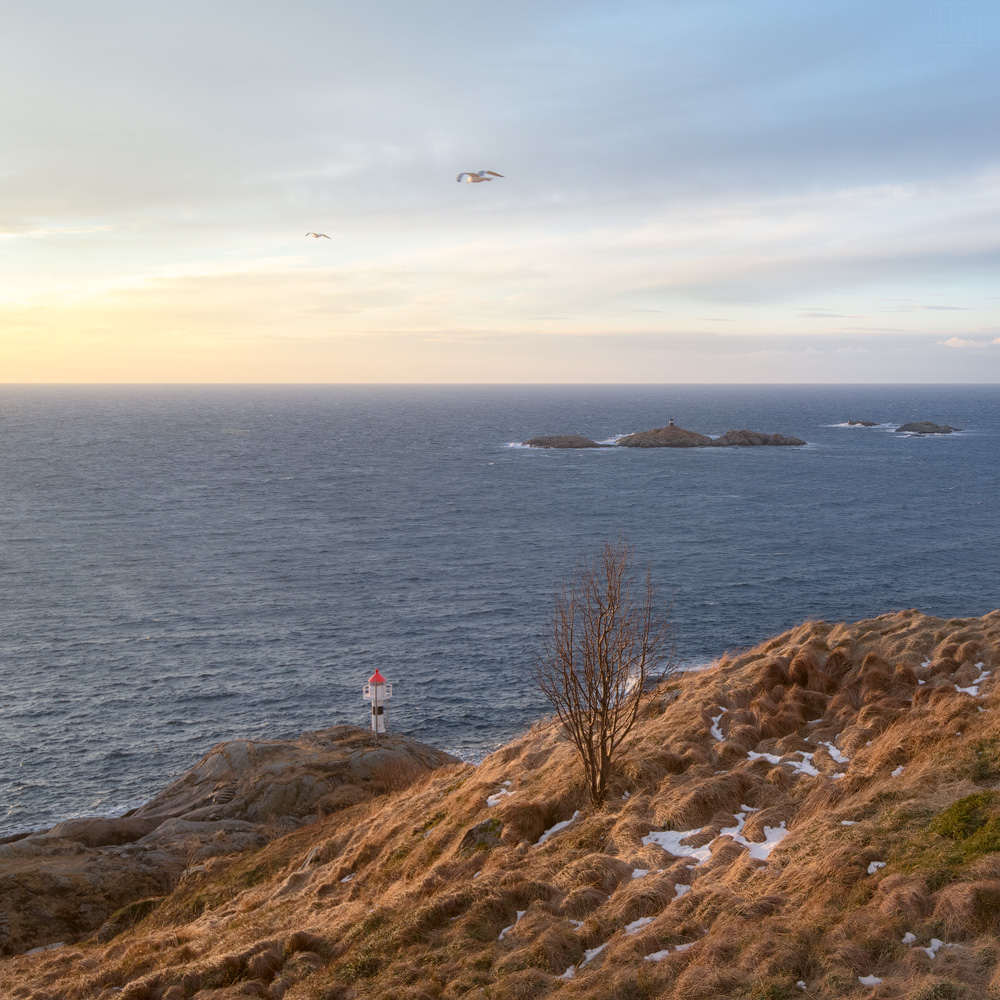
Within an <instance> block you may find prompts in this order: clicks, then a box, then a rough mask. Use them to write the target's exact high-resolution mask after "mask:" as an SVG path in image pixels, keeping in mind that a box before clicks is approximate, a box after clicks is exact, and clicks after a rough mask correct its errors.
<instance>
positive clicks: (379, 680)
mask: <svg viewBox="0 0 1000 1000" xmlns="http://www.w3.org/2000/svg"><path fill="white" fill-rule="evenodd" d="M368 683H369V684H384V683H385V678H384V677H383V676H382V675H381V674H380V673H379V672H378V669H377V668H376V670H375V673H373V674H372V675H371V677H369V678H368Z"/></svg>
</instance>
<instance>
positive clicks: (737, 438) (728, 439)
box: [712, 431, 805, 448]
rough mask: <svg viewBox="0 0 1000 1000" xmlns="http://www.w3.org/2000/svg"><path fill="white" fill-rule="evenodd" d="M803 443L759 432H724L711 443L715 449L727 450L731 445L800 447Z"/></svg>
mask: <svg viewBox="0 0 1000 1000" xmlns="http://www.w3.org/2000/svg"><path fill="white" fill-rule="evenodd" d="M802 444H805V441H803V440H801V438H796V437H785V435H784V434H762V433H761V432H760V431H726V433H725V434H723V435H722V437H717V438H716V439H715V440H714V441H712V446H713V447H715V448H729V447H731V446H733V445H736V446H739V447H741V448H747V447H754V446H759V445H802Z"/></svg>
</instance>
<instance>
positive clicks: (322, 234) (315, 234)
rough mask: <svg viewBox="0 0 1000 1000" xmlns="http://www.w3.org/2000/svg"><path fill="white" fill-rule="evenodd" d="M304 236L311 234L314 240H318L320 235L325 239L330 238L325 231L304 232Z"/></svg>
mask: <svg viewBox="0 0 1000 1000" xmlns="http://www.w3.org/2000/svg"><path fill="white" fill-rule="evenodd" d="M306 236H311V237H312V238H313V239H314V240H318V239H319V238H320V237H321V236H322V237H324V238H325V239H329V238H330V237H329V236H327V235H326V233H306Z"/></svg>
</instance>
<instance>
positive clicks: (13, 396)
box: [0, 385, 1000, 836]
mask: <svg viewBox="0 0 1000 1000" xmlns="http://www.w3.org/2000/svg"><path fill="white" fill-rule="evenodd" d="M671 418H673V419H674V421H675V423H676V424H677V425H678V426H681V427H685V428H688V429H690V430H696V431H699V432H701V433H705V434H710V435H713V436H715V435H719V434H722V433H724V432H725V431H727V430H729V429H731V428H737V429H738V428H748V429H751V430H759V431H767V432H780V433H782V434H785V435H794V436H797V437H800V438H802V439H804V440H805V441H807V442H808V443H807V445H806V446H804V447H800V448H794V447H784V448H775V447H758V448H697V449H648V450H647V449H628V448H605V449H599V450H586V451H541V450H536V449H531V448H526V447H523V446H522V445H521V442H524V441H525V440H527V439H528V438H530V437H533V436H536V435H540V434H556V433H576V434H583V435H586V436H588V437H591V438H593V439H595V440H599V441H613V440H614V439H615V438H616V437H618V436H620V435H623V434H625V433H628V432H631V431H636V430H645V429H649V428H653V427H661V426H663V425H665V424H666V423H667V421H668V420H669V419H671ZM849 420H866V421H874V422H875V424H876V426H874V427H853V426H848V424H847V422H848V421H849ZM913 420H929V421H933V422H936V423H944V424H950V425H952V426H955V427H960V428H962V430H961V431H960V432H958V433H954V434H949V435H936V436H925V437H911V436H907V435H904V434H900V433H897V432H896V431H895V428H896V427H898V426H899V425H901V424H903V423H905V422H907V421H913ZM998 476H1000V386H996V385H979V386H977V385H966V386H953V385H942V386H934V385H919V386H901V385H889V386H883V385H856V386H830V385H772V386H763V385H753V386H749V385H730V386H723V385H648V386H617V385H614V386H594V385H588V386H540V385H532V386H522V385H517V386H514V385H498V386H489V385H476V386H340V385H333V386H287V385H283V386H154V385H142V386H117V385H116V386H17V385H3V386H0V836H3V835H11V834H13V833H16V832H20V831H25V830H37V829H43V828H45V827H47V826H49V825H51V824H53V823H55V822H57V821H59V820H61V819H65V818H68V817H72V816H81V815H117V814H119V813H121V812H122V811H124V810H126V809H129V808H132V807H134V806H136V805H138V804H140V803H141V802H143V801H144V800H146V799H148V798H149V797H151V796H152V795H153V794H154V793H155V792H156V791H158V790H159V789H160V788H162V787H163V786H165V785H166V784H167V783H168V782H169V781H171V780H172V779H174V778H176V777H177V776H179V775H180V774H182V773H183V772H184V771H185V770H186V769H187V768H189V767H190V766H191V765H192V764H194V763H195V762H196V761H197V760H198V758H200V757H201V756H202V755H203V754H205V753H206V752H208V751H209V750H210V749H211V748H212V747H213V746H214V745H215V744H216V743H218V742H220V741H222V740H229V739H236V738H241V739H243V738H249V739H268V738H285V737H292V736H295V735H297V734H299V733H302V732H304V731H307V730H313V729H320V728H325V727H328V726H332V725H335V724H339V723H353V724H357V725H367V719H368V706H367V704H366V703H365V702H364V701H363V700H362V687H363V685H364V683H365V682H366V681H367V679H368V677H369V676H370V675H371V674H372V673H373V672H374V671H375V670H376V669H378V670H379V671H381V672H382V674H383V675H384V676H385V677H386V678H387V679H388V680H389V681H390V682H391V683H392V685H393V696H392V699H391V700H390V701H389V702H388V707H387V718H388V725H389V728H390V729H391V730H394V731H398V732H401V733H406V734H409V735H411V736H414V737H416V738H418V739H420V740H423V741H425V742H427V743H430V744H433V745H435V746H438V747H441V748H443V749H446V750H449V751H451V752H452V753H455V754H457V755H458V756H461V757H463V758H464V759H467V760H471V761H478V760H480V759H482V757H483V756H484V755H485V754H487V753H489V752H490V751H491V750H493V749H494V748H496V747H497V746H499V745H500V744H502V743H503V742H505V741H507V740H508V739H510V738H511V737H512V736H514V735H516V734H517V733H519V732H522V731H523V730H525V729H526V728H527V727H529V726H530V725H531V724H532V723H533V722H534V721H535V720H537V719H539V718H540V717H543V716H544V715H546V714H547V711H548V706H547V704H546V702H545V700H544V698H543V697H542V696H541V694H540V693H539V692H538V690H537V689H536V688H535V686H534V684H533V680H532V677H533V668H534V662H535V657H536V656H537V655H538V653H539V651H540V647H541V642H542V639H543V637H544V635H545V633H546V629H547V627H548V626H549V624H550V622H551V616H552V609H553V603H554V599H555V595H556V593H557V591H558V588H559V587H560V586H561V585H563V584H565V583H567V582H569V581H570V580H571V579H572V576H573V573H574V568H575V566H576V565H577V564H578V562H579V560H580V559H581V558H582V557H586V556H588V555H589V554H592V553H593V552H594V551H595V550H596V549H597V548H598V546H600V544H601V543H602V541H604V540H612V541H614V540H617V539H618V538H624V539H625V540H626V541H627V542H628V543H629V544H631V545H632V546H634V553H635V564H636V567H637V568H638V569H639V570H640V571H643V570H644V567H645V566H646V565H647V564H648V565H650V566H651V569H652V574H653V578H654V580H655V582H656V584H657V586H658V588H659V597H658V601H659V605H660V607H661V608H662V609H663V610H669V615H670V621H671V623H672V641H673V646H674V651H675V658H676V661H677V662H678V663H679V664H682V665H686V666H697V665H700V664H704V663H708V662H711V660H712V659H714V658H716V657H718V656H719V655H721V654H722V653H723V652H725V651H727V650H737V649H743V648H746V647H750V646H752V645H754V644H756V643H758V642H760V641H762V640H764V639H766V638H768V637H770V636H772V635H776V634H778V633H780V632H782V631H784V630H786V629H789V628H792V627H794V626H795V625H797V624H798V623H800V622H802V621H804V620H809V619H813V620H814V619H825V620H828V621H841V620H856V619H860V618H865V617H870V616H874V615H878V614H882V613H884V612H889V611H893V610H898V609H902V608H918V609H919V610H921V611H924V612H927V613H929V614H934V615H941V616H945V617H952V616H972V615H981V614H984V613H986V612H988V611H990V610H992V609H994V608H996V607H997V606H998V605H1000V594H998V586H997V584H998V564H1000V518H998V516H997V494H998V491H997V487H998Z"/></svg>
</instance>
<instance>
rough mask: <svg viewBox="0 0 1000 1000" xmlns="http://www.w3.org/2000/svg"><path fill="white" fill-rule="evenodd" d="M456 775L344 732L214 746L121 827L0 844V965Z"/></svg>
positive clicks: (419, 748)
mask: <svg viewBox="0 0 1000 1000" xmlns="http://www.w3.org/2000/svg"><path fill="white" fill-rule="evenodd" d="M458 763H460V761H458V760H457V759H456V758H454V757H452V756H451V755H450V754H447V753H444V752H442V751H440V750H435V749H434V748H432V747H429V746H426V745H425V744H423V743H418V742H417V741H416V740H411V739H409V738H408V737H406V736H401V735H396V734H391V733H386V734H383V735H381V736H380V737H379V742H378V744H376V743H374V742H373V740H372V736H371V733H369V732H368V731H366V730H362V729H357V728H355V727H354V726H336V727H334V728H332V729H325V730H321V731H319V732H314V733H306V734H304V735H303V736H300V737H299V738H298V739H294V740H231V741H229V742H227V743H221V744H220V745H219V746H217V747H215V748H214V749H213V750H212V751H211V752H210V753H208V754H207V755H206V756H204V757H203V758H202V759H201V760H200V761H199V762H198V763H197V764H196V765H195V766H194V767H193V768H191V770H190V771H188V772H187V773H186V774H185V775H183V776H182V777H181V778H179V779H178V780H177V781H175V782H174V783H173V784H171V785H170V786H168V787H167V788H165V789H164V790H163V791H162V792H160V793H159V794H158V795H156V796H155V797H154V798H152V799H151V800H150V801H149V802H147V803H146V804H145V805H143V806H141V807H140V808H138V809H135V810H133V811H132V812H130V813H127V814H126V815H125V816H120V817H94V818H87V819H72V820H66V821H65V822H62V823H58V824H56V826H54V827H52V829H51V830H47V831H43V832H40V833H32V834H27V835H25V836H22V837H19V838H13V839H12V838H8V840H7V842H6V843H0V954H11V953H16V952H20V951H25V950H27V949H29V948H32V947H34V946H37V945H41V944H45V943H48V942H53V941H67V940H73V939H76V938H79V937H80V936H81V935H84V934H87V933H89V932H90V931H93V930H95V929H96V928H98V927H101V925H102V924H103V923H105V922H109V923H108V925H107V927H106V928H105V931H104V936H105V937H107V936H108V934H111V933H112V932H113V931H114V928H115V927H117V926H118V925H119V924H122V918H121V914H120V913H118V911H122V910H123V908H127V907H128V906H129V905H130V904H133V903H135V901H137V900H148V899H149V898H154V897H157V896H162V895H163V894H165V893H167V892H169V891H170V890H171V889H172V888H173V887H174V886H175V885H176V884H177V882H178V880H179V879H180V878H181V877H182V876H183V875H184V873H185V872H186V871H191V870H196V869H198V868H199V867H200V866H203V865H204V863H205V862H206V861H207V860H208V859H210V858H213V857H217V856H219V855H224V854H232V853H235V852H239V851H245V850H249V849H255V848H259V847H262V846H264V845H265V844H266V843H267V842H268V841H269V840H270V839H272V838H273V837H274V836H276V835H278V834H281V833H286V832H288V831H290V830H292V829H295V828H296V827H297V826H302V825H304V824H306V823H309V822H311V821H313V820H315V819H317V817H319V816H321V815H324V814H328V813H331V812H334V811H336V810H338V809H341V808H344V807H346V806H350V805H354V804H356V803H358V802H363V801H364V800H366V799H369V798H371V797H372V796H374V795H379V794H382V793H384V792H387V791H398V790H400V789H401V788H405V787H407V786H408V785H409V784H411V783H412V782H413V781H415V780H416V779H417V778H419V777H421V776H422V775H424V774H427V773H428V772H429V771H431V770H433V769H435V768H439V767H442V766H444V765H447V764H458ZM113 916H114V917H115V919H111V918H112V917H113ZM126 923H127V921H126ZM123 926H124V925H123Z"/></svg>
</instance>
